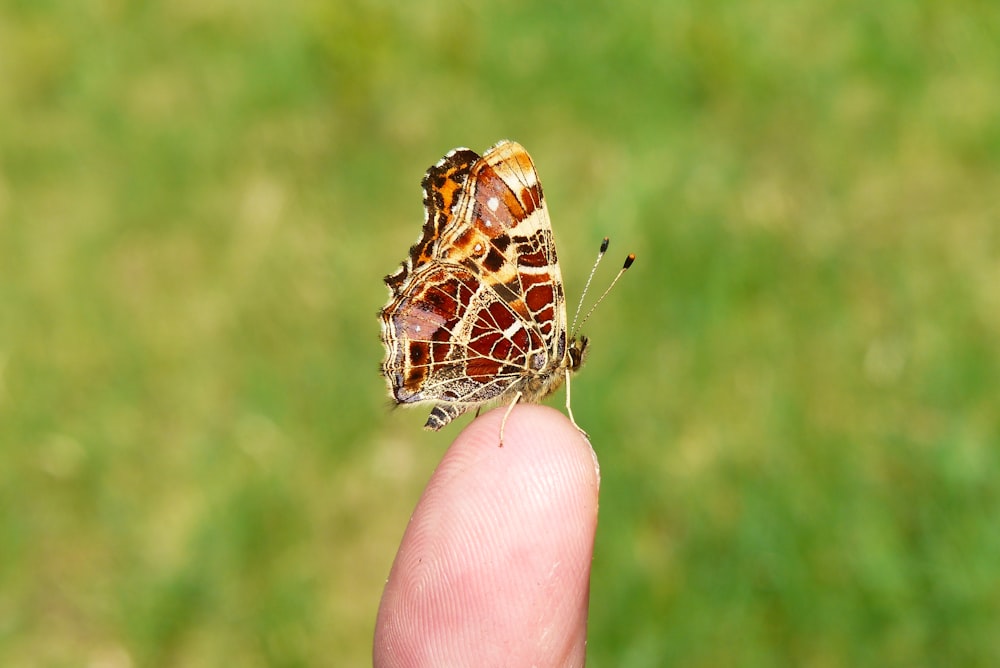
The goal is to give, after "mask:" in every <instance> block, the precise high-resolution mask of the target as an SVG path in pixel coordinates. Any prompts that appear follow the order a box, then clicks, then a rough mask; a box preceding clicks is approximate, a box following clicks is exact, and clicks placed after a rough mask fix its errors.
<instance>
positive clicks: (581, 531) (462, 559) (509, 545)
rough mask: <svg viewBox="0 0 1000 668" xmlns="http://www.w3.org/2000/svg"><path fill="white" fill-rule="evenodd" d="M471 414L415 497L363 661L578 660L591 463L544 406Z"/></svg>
mask: <svg viewBox="0 0 1000 668" xmlns="http://www.w3.org/2000/svg"><path fill="white" fill-rule="evenodd" d="M506 410H507V407H506V406H501V407H499V408H497V409H495V410H493V411H491V412H489V413H487V414H486V415H483V416H482V417H480V418H478V419H476V420H473V422H472V423H471V424H470V425H469V426H468V427H466V428H465V429H464V430H463V431H462V433H460V434H459V435H458V437H457V438H456V439H455V442H454V443H453V444H452V446H451V447H450V448H449V449H448V451H447V453H445V456H444V459H443V460H442V461H441V463H440V464H439V465H438V467H437V470H435V471H434V474H433V475H432V476H431V480H430V482H429V483H428V485H427V489H425V490H424V493H423V496H422V497H421V498H420V501H419V502H418V503H417V507H416V509H415V510H414V513H413V516H412V517H411V519H410V523H409V525H408V526H407V528H406V532H405V534H404V535H403V540H402V544H401V545H400V547H399V552H398V553H397V554H396V560H395V562H394V563H393V565H392V570H391V572H390V573H389V579H388V581H387V582H386V586H385V591H384V592H383V594H382V603H381V605H380V606H379V611H378V619H377V621H376V625H375V644H374V665H375V666H376V667H383V666H582V665H583V663H584V659H585V656H586V639H587V607H588V602H589V593H590V563H591V558H592V555H593V547H594V534H595V531H596V529H597V495H598V488H599V484H600V473H599V469H598V465H597V458H596V456H595V455H594V452H593V450H592V449H591V448H590V446H589V444H588V443H587V442H586V441H585V440H584V439H583V437H582V436H581V435H580V432H579V431H577V429H576V427H574V426H573V424H572V423H571V422H570V421H569V420H568V419H566V417H565V416H564V415H563V414H562V413H560V412H558V411H556V410H554V409H552V408H548V407H545V406H538V405H532V404H523V405H518V406H515V407H514V410H513V411H512V412H511V414H510V418H509V419H508V420H507V424H506V426H505V428H504V445H503V447H502V448H501V447H497V446H498V442H499V435H500V420H501V418H502V417H503V414H504V411H506Z"/></svg>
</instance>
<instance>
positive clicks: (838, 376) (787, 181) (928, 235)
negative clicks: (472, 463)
mask: <svg viewBox="0 0 1000 668" xmlns="http://www.w3.org/2000/svg"><path fill="white" fill-rule="evenodd" d="M397 4H398V3H397ZM649 4H650V3H643V2H627V3H614V4H612V3H601V4H591V5H588V6H587V8H586V9H584V8H583V7H582V6H579V7H578V6H577V5H574V4H570V3H555V4H553V3H549V4H547V5H536V4H533V3H527V2H507V3H500V4H496V3H493V4H490V3H487V4H477V3H461V4H457V3H419V4H414V5H412V7H411V6H410V5H405V4H403V5H400V6H399V7H396V6H395V5H394V4H393V3H360V4H359V3H338V2H327V3H312V2H299V3H291V4H285V5H281V6H280V7H279V5H278V4H275V3H217V4H215V5H209V6H204V7H203V6H201V5H199V4H198V3H170V5H169V6H167V5H166V4H165V5H158V4H156V3H103V4H100V3H99V4H96V5H95V4H94V3H72V2H62V1H59V0H53V1H51V2H44V3H29V2H11V3H6V4H5V5H4V6H3V7H2V8H0V81H3V84H2V85H0V509H2V510H0V663H2V664H4V665H29V664H30V665H53V666H56V665H81V664H83V663H97V662H101V661H104V662H108V663H109V665H128V664H129V663H131V664H133V665H142V666H157V665H164V666H166V665H184V666H215V665H220V664H222V663H226V664H228V665H240V666H255V665H363V664H365V663H367V662H369V661H370V659H369V647H370V642H371V636H372V628H373V623H374V616H375V611H376V608H377V605H378V599H379V595H380V592H381V587H382V584H383V582H384V579H385V576H386V575H387V573H388V569H389V565H390V563H391V560H392V557H393V554H394V550H395V547H396V544H397V542H398V539H399V537H400V536H401V534H402V531H403V529H404V527H405V525H406V521H407V519H408V516H409V515H408V514H409V511H410V510H411V508H412V506H413V504H414V503H415V501H416V499H417V497H418V495H419V492H420V490H421V488H422V485H423V484H424V482H425V481H426V479H427V477H428V476H429V475H430V473H431V471H432V469H433V466H434V464H435V462H436V460H437V458H438V457H440V455H441V453H442V451H443V449H444V447H445V445H446V443H447V442H448V440H449V439H450V438H451V437H453V436H454V435H455V434H456V433H457V431H458V430H457V429H452V430H449V431H446V432H445V433H443V434H439V435H431V434H427V433H425V432H423V431H421V430H420V429H419V426H420V424H421V423H422V420H423V418H424V415H422V411H413V412H404V411H392V412H390V411H388V410H387V409H386V400H385V398H384V387H383V381H382V379H381V378H380V377H379V375H378V362H379V360H380V359H381V356H382V351H381V348H380V345H379V341H378V323H377V321H376V319H375V317H374V314H375V313H376V311H377V309H378V308H379V307H380V306H381V305H382V304H383V303H384V300H385V289H384V286H383V285H382V283H381V280H380V279H381V277H382V276H383V275H384V274H386V273H388V272H390V271H392V270H393V269H394V267H395V266H397V264H398V262H399V261H400V260H401V259H402V258H403V254H404V252H405V250H406V248H407V247H408V244H409V243H411V242H412V240H413V238H414V237H415V236H416V234H417V231H418V228H419V225H420V221H421V220H422V211H421V209H420V190H419V187H418V186H419V180H420V177H421V176H422V173H423V170H424V169H425V168H426V167H427V166H428V165H429V164H431V163H433V162H434V161H436V160H437V159H438V158H439V157H440V156H441V155H442V154H443V153H444V152H445V151H447V150H448V149H450V148H452V147H454V146H458V145H468V146H471V147H473V148H477V149H480V150H482V149H485V148H486V147H487V146H489V145H490V144H492V143H493V142H494V141H496V140H497V139H500V138H502V137H511V138H515V139H517V140H518V141H520V142H521V143H523V144H524V145H525V146H527V148H528V149H529V150H530V151H531V152H532V154H533V156H534V158H535V160H536V162H537V164H538V167H539V171H540V172H541V175H542V178H543V181H544V184H545V187H546V195H547V198H548V202H549V206H550V209H551V213H552V216H553V220H554V224H555V227H556V235H557V237H558V239H559V244H560V254H561V258H562V262H563V273H564V276H565V277H566V281H567V292H568V294H569V295H570V299H571V300H572V299H573V298H574V295H577V294H579V290H580V288H581V286H582V283H583V279H584V278H585V275H586V271H587V269H588V267H589V263H590V260H591V258H592V256H593V253H594V251H595V250H596V246H597V244H598V243H599V240H600V238H601V237H602V236H604V235H605V234H607V235H610V236H611V237H612V238H613V246H612V251H613V253H612V256H615V254H616V253H621V254H624V253H626V252H627V251H630V250H631V251H635V253H636V254H637V255H638V260H637V262H636V265H635V267H634V268H633V270H632V271H631V272H630V274H629V275H628V276H627V277H626V279H625V280H624V281H623V283H622V284H621V285H620V286H619V287H618V288H617V289H616V291H615V292H614V293H613V294H612V296H611V297H610V298H609V299H608V300H607V302H605V304H603V305H602V307H601V309H600V310H599V311H598V313H597V314H596V315H595V317H594V318H593V320H592V321H591V322H590V323H588V332H587V333H588V334H589V335H590V336H591V338H592V354H591V357H590V361H589V363H588V366H587V368H586V370H585V371H584V373H583V374H582V375H581V376H580V378H579V380H578V381H577V382H576V383H575V384H574V391H573V396H574V409H575V413H576V415H577V418H578V419H579V420H580V422H581V424H582V425H584V426H585V427H586V428H587V429H588V430H589V431H590V432H591V435H592V436H593V437H594V443H595V447H596V448H597V450H598V453H599V455H600V457H601V462H602V473H603V488H602V499H601V522H600V529H599V533H598V543H597V549H596V555H595V562H594V576H593V589H592V599H591V626H590V643H589V656H590V661H591V663H592V665H596V666H660V665H678V666H733V665H739V666H774V665H796V666H824V667H825V666H937V665H962V666H991V665H996V664H997V663H998V662H1000V636H998V635H997V633H996V629H997V628H998V627H1000V531H998V530H997V518H998V517H1000V486H998V484H997V482H998V480H1000V399H998V396H1000V392H998V389H1000V383H998V380H997V379H998V378H1000V344H998V341H1000V195H998V193H1000V75H998V72H1000V70H998V69H997V63H1000V41H998V40H997V39H996V36H997V35H998V34H1000V11H998V10H997V8H996V7H994V6H993V4H991V3H987V2H975V1H971V0H970V1H963V2H951V3H947V2H902V1H896V0H893V1H890V2H883V3H875V4H873V3H864V2H849V3H837V2H832V1H830V0H827V1H825V2H818V3H782V2H779V1H777V0H771V1H770V2H761V3H720V2H712V3H698V2H663V3H655V6H654V7H650V6H648V5H649ZM615 261H617V260H615ZM610 273H611V271H610V269H607V274H608V275H610ZM597 283H598V284H600V283H601V280H600V278H599V279H598V281H597ZM554 403H555V404H556V405H558V404H559V399H558V398H557V399H556V400H555V402H554ZM335 659H336V660H335Z"/></svg>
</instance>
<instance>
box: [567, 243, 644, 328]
mask: <svg viewBox="0 0 1000 668" xmlns="http://www.w3.org/2000/svg"><path fill="white" fill-rule="evenodd" d="M607 248H608V244H607V239H605V240H604V243H603V244H601V255H604V251H605V250H607ZM598 260H600V258H598ZM633 262H635V253H629V254H628V257H626V258H625V263H624V264H623V265H622V268H621V269H619V270H618V275H617V276H615V278H614V280H613V281H611V285H609V286H608V287H607V289H606V290H605V291H604V292H603V293H602V294H601V296H600V297H598V299H597V301H596V302H594V305H593V306H591V307H590V310H589V311H587V315H585V316H583V320H581V321H580V327H583V326H584V324H585V323H586V322H587V321H588V320H589V319H590V316H591V314H592V313H593V312H594V309H596V308H597V305H598V304H600V303H601V302H603V301H604V298H605V297H607V296H608V293H609V292H611V288H613V287H615V283H617V282H618V279H619V278H621V277H622V275H623V274H624V273H625V272H626V271H628V268H629V267H631V266H632V263H633ZM595 268H596V267H595ZM590 273H591V275H593V273H594V272H593V271H591V272H590ZM587 284H588V285H589V284H590V281H587ZM577 311H578V312H579V308H578V309H577ZM573 323H574V324H573V329H572V330H571V331H572V332H573V333H574V334H576V331H577V330H576V318H575V317H574V318H573Z"/></svg>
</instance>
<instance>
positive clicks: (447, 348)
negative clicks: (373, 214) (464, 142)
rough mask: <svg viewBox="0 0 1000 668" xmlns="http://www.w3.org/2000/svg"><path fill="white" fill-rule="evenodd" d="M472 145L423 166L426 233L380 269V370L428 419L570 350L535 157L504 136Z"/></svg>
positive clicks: (440, 417) (435, 425) (491, 393)
mask: <svg viewBox="0 0 1000 668" xmlns="http://www.w3.org/2000/svg"><path fill="white" fill-rule="evenodd" d="M472 156H475V154H474V153H472V152H471V151H468V150H467V149H462V150H456V151H452V152H451V153H449V154H448V155H447V156H445V158H444V159H442V161H441V162H439V163H438V164H437V165H435V166H434V167H432V168H431V169H430V170H429V171H428V173H427V176H426V177H425V179H424V189H425V204H426V207H427V220H426V221H425V224H424V230H423V234H422V236H421V238H420V239H419V240H418V242H417V243H416V244H415V245H414V246H413V248H411V253H410V257H409V258H408V260H407V261H405V262H404V263H403V264H402V266H401V267H400V269H399V271H397V272H396V274H394V275H393V276H389V277H387V278H386V284H387V285H388V286H389V288H390V291H391V292H392V298H391V299H390V302H389V304H388V305H387V306H386V308H385V309H383V311H382V332H383V342H384V343H385V345H386V350H387V356H386V359H385V361H384V362H383V372H384V373H385V375H386V378H387V380H388V383H389V389H390V393H391V394H392V396H393V398H394V399H395V400H396V401H397V402H399V403H417V402H424V401H434V402H438V405H437V406H436V407H435V408H434V410H433V411H432V413H431V415H430V417H429V419H428V421H427V424H426V425H425V426H426V427H427V428H430V429H440V428H441V427H442V426H444V425H445V424H447V423H448V422H450V421H451V420H452V419H454V418H455V417H457V416H458V415H460V414H462V413H463V412H465V411H467V410H469V409H471V408H473V407H476V406H480V405H482V404H483V403H486V402H488V401H491V400H495V399H498V398H501V397H502V396H503V395H505V394H509V393H513V392H517V391H519V390H522V388H524V387H525V386H526V385H528V384H530V383H531V382H532V379H534V378H536V377H537V376H538V375H539V374H549V375H551V373H550V372H551V369H552V368H553V367H554V366H556V365H558V364H559V363H561V361H562V360H563V358H564V357H565V351H566V309H565V300H564V299H563V287H562V279H561V276H560V273H559V265H558V262H557V258H556V252H555V245H554V243H553V241H552V228H551V223H550V221H549V217H548V212H547V209H546V207H545V202H544V198H543V196H542V190H541V185H540V184H539V182H538V176H537V173H536V172H535V168H534V165H533V164H532V162H531V158H530V157H529V156H528V154H527V152H526V151H525V150H524V149H523V148H522V147H521V146H520V145H518V144H516V143H514V142H509V141H505V142H500V143H499V144H497V145H496V146H494V147H493V148H491V149H490V150H489V151H487V152H486V154H485V155H484V156H483V157H482V158H480V159H475V160H473V159H472ZM460 179H461V180H460ZM548 391H550V390H547V391H545V392H538V391H534V390H533V391H529V392H528V395H529V397H530V398H537V397H538V396H543V395H544V394H546V393H547V392H548Z"/></svg>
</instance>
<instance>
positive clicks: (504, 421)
mask: <svg viewBox="0 0 1000 668" xmlns="http://www.w3.org/2000/svg"><path fill="white" fill-rule="evenodd" d="M521 395H522V393H521V392H518V393H517V394H515V395H514V401H512V402H510V406H508V407H507V412H506V413H504V414H503V419H502V420H500V447H501V448H502V447H503V429H504V427H506V426H507V418H508V417H510V412H511V411H512V410H514V406H517V402H518V401H520V400H521Z"/></svg>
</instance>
